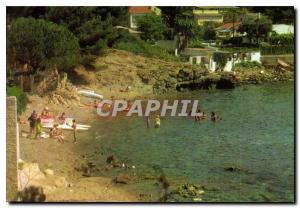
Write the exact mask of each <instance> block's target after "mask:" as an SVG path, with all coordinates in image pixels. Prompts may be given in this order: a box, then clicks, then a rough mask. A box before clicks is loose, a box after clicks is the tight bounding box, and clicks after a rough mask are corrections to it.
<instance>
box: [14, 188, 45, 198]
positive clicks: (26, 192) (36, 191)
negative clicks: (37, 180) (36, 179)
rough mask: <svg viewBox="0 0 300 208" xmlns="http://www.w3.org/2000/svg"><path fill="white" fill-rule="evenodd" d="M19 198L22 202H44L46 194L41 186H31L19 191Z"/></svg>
mask: <svg viewBox="0 0 300 208" xmlns="http://www.w3.org/2000/svg"><path fill="white" fill-rule="evenodd" d="M18 199H19V200H18V201H22V202H44V201H45V200H46V195H45V194H44V189H43V188H42V187H41V186H29V187H26V188H24V189H23V190H22V191H20V192H19V193H18Z"/></svg>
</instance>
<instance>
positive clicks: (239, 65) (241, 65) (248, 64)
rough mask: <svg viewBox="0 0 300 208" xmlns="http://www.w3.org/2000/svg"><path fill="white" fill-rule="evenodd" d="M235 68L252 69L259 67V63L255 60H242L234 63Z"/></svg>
mask: <svg viewBox="0 0 300 208" xmlns="http://www.w3.org/2000/svg"><path fill="white" fill-rule="evenodd" d="M234 66H235V67H237V68H247V69H253V68H258V67H261V64H260V63H258V62H257V61H243V62H241V63H237V64H235V65H234Z"/></svg>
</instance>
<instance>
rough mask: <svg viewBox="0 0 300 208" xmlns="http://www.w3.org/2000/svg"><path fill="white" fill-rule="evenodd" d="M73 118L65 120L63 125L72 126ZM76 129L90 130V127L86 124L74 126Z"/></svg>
mask: <svg viewBox="0 0 300 208" xmlns="http://www.w3.org/2000/svg"><path fill="white" fill-rule="evenodd" d="M72 123H73V118H66V120H65V124H67V125H69V126H72ZM76 126H77V128H91V127H92V126H90V125H86V124H76Z"/></svg>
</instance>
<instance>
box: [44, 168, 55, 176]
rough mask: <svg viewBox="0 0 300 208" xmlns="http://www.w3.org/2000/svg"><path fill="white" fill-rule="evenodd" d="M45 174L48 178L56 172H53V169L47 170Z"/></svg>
mask: <svg viewBox="0 0 300 208" xmlns="http://www.w3.org/2000/svg"><path fill="white" fill-rule="evenodd" d="M44 173H45V175H46V176H49V175H54V171H53V170H51V169H46V170H44Z"/></svg>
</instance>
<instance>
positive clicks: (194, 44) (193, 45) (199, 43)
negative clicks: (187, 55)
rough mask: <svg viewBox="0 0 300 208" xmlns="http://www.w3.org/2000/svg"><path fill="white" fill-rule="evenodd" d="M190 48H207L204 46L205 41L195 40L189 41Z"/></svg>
mask: <svg viewBox="0 0 300 208" xmlns="http://www.w3.org/2000/svg"><path fill="white" fill-rule="evenodd" d="M189 48H205V45H203V40H201V39H195V38H193V39H191V40H189Z"/></svg>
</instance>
